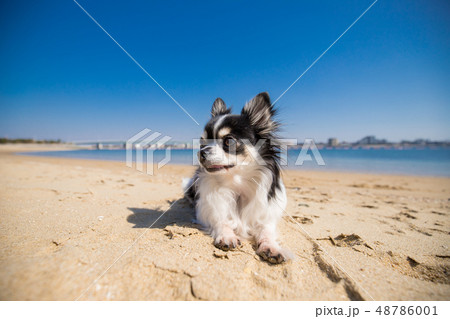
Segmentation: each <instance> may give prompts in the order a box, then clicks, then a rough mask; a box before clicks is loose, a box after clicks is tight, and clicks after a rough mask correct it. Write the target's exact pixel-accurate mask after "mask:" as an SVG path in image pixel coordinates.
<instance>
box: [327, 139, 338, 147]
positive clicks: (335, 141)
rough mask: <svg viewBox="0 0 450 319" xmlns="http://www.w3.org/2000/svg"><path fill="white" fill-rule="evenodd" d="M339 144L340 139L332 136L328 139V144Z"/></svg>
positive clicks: (332, 145) (333, 145)
mask: <svg viewBox="0 0 450 319" xmlns="http://www.w3.org/2000/svg"><path fill="white" fill-rule="evenodd" d="M338 145H339V141H338V139H337V138H334V137H332V138H329V139H328V146H331V147H335V146H338Z"/></svg>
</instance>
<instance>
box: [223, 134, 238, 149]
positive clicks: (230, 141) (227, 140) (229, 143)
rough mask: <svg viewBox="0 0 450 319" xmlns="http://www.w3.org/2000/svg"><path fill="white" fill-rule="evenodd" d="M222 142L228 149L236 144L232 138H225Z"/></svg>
mask: <svg viewBox="0 0 450 319" xmlns="http://www.w3.org/2000/svg"><path fill="white" fill-rule="evenodd" d="M223 142H224V144H225V145H226V146H228V147H235V146H236V144H237V142H236V140H235V139H234V138H232V137H231V136H228V137H226V138H225V139H224V140H223Z"/></svg>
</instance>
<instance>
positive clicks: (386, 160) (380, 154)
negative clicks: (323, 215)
mask: <svg viewBox="0 0 450 319" xmlns="http://www.w3.org/2000/svg"><path fill="white" fill-rule="evenodd" d="M318 152H319V154H320V155H317V153H316V156H315V154H314V153H313V152H311V150H309V151H308V152H306V153H305V152H303V153H301V150H299V149H290V150H288V152H287V156H283V161H282V162H283V167H284V168H287V169H297V170H309V171H310V170H317V171H341V172H361V173H377V174H395V175H418V176H444V177H450V149H449V148H417V149H414V148H412V149H365V148H360V149H333V148H330V149H319V150H318ZM148 153H149V152H143V156H142V158H143V159H144V161H146V160H147V158H148V157H147V156H148ZM150 153H151V155H150V156H153V162H154V163H160V162H162V161H164V160H165V159H166V160H168V163H170V164H184V165H198V161H197V150H195V149H172V150H170V151H169V152H167V151H166V150H152V151H151V152H150ZM20 154H24V155H33V156H51V157H64V158H78V159H93V160H106V161H117V162H123V163H124V165H125V163H126V150H124V149H119V150H117V149H114V150H86V149H83V150H70V151H49V152H32V153H20ZM136 157H137V156H136V154H135V151H134V152H133V154H132V160H133V161H134V162H135V161H136ZM320 159H322V160H323V161H321V160H320ZM320 164H324V165H320Z"/></svg>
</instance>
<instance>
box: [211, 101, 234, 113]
mask: <svg viewBox="0 0 450 319" xmlns="http://www.w3.org/2000/svg"><path fill="white" fill-rule="evenodd" d="M229 113H231V109H227V106H226V104H225V102H224V101H223V100H222V99H221V98H220V97H218V98H217V99H216V100H215V101H214V103H213V106H212V109H211V115H212V117H215V116H218V115H224V114H229Z"/></svg>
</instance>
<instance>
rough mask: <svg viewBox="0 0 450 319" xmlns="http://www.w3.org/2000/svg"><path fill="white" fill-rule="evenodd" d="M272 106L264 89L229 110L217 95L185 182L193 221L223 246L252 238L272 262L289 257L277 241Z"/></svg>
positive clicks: (278, 191) (282, 203)
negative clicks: (196, 162) (196, 163)
mask: <svg viewBox="0 0 450 319" xmlns="http://www.w3.org/2000/svg"><path fill="white" fill-rule="evenodd" d="M275 113H276V111H275V109H274V107H273V105H272V103H271V101H270V97H269V94H268V93H266V92H264V93H260V94H258V95H257V96H255V97H254V98H253V99H252V100H251V101H249V102H248V103H246V104H245V106H244V108H243V109H242V112H241V113H240V114H239V115H237V114H231V108H227V106H226V104H225V102H224V101H223V100H222V99H221V98H217V99H216V100H215V101H214V103H213V105H212V109H211V119H210V120H209V122H208V123H207V124H206V126H205V129H204V132H203V135H202V137H201V139H200V150H199V152H198V159H199V164H200V165H199V168H198V169H197V170H196V172H195V174H194V176H193V177H192V178H191V179H190V180H189V181H188V182H187V183H185V186H184V191H185V197H186V198H187V199H188V200H189V201H190V202H191V203H192V204H193V205H194V206H195V210H196V219H197V221H198V222H199V223H200V224H201V225H202V226H203V227H204V229H205V231H207V232H208V233H209V234H210V235H211V236H212V237H213V239H214V245H215V246H216V247H217V248H220V249H222V250H225V251H226V250H231V249H235V248H237V247H238V246H240V245H241V240H242V239H249V238H250V239H253V240H254V241H255V243H256V253H257V254H258V255H259V256H260V257H261V258H262V259H264V260H266V261H268V262H269V263H272V264H278V263H282V262H284V261H286V260H287V259H289V256H288V255H289V253H288V252H287V251H286V250H284V249H282V248H281V247H280V245H279V243H278V242H277V234H276V228H277V223H278V221H279V220H280V218H281V217H282V214H283V212H284V209H285V208H286V203H287V198H286V189H285V187H284V184H283V181H282V178H281V168H280V143H279V142H278V139H277V131H278V129H279V127H280V123H279V122H278V121H276V120H275V118H274V117H275Z"/></svg>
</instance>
